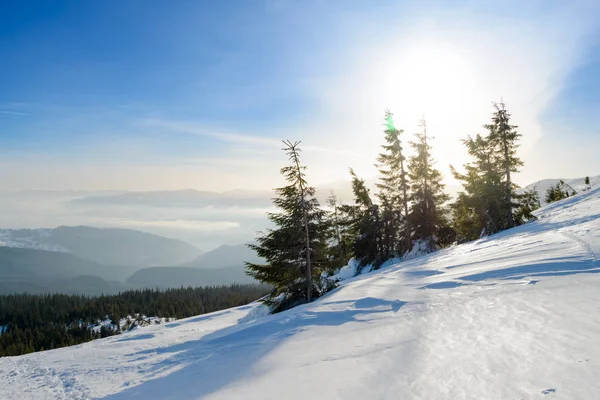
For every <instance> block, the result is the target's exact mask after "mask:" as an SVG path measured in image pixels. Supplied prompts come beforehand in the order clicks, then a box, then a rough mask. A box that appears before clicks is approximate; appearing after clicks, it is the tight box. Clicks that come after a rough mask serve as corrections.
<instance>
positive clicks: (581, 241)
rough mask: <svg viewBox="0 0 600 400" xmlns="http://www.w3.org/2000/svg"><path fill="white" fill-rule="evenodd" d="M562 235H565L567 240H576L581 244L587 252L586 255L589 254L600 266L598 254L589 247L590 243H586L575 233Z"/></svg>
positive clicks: (562, 233)
mask: <svg viewBox="0 0 600 400" xmlns="http://www.w3.org/2000/svg"><path fill="white" fill-rule="evenodd" d="M559 233H560V234H561V235H563V236H564V237H566V238H567V239H571V240H574V241H575V242H577V243H579V245H580V246H581V247H582V248H583V249H584V250H585V251H586V253H588V254H589V255H590V256H591V257H592V259H593V260H594V263H595V264H598V265H600V260H598V256H597V255H596V253H594V250H592V247H591V246H590V245H589V243H588V242H586V241H585V240H583V239H582V238H580V237H579V236H577V235H575V234H573V233H569V232H559Z"/></svg>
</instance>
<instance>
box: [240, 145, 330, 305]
mask: <svg viewBox="0 0 600 400" xmlns="http://www.w3.org/2000/svg"><path fill="white" fill-rule="evenodd" d="M284 143H285V145H286V147H285V148H284V149H283V150H284V151H286V154H287V155H288V157H289V160H290V165H288V166H286V167H284V168H282V169H281V174H282V175H283V176H284V178H285V180H286V181H287V182H288V185H287V186H284V187H281V188H278V189H275V192H276V193H277V197H276V198H275V199H273V204H274V205H275V206H276V207H277V208H279V209H280V210H281V212H278V213H269V214H268V217H269V219H270V220H271V222H272V223H273V224H274V225H275V226H276V228H275V229H271V230H269V231H267V233H266V234H264V235H263V236H261V237H258V238H257V242H258V244H256V245H254V244H253V245H249V247H250V248H252V249H253V250H255V251H256V253H257V254H258V255H259V256H260V257H261V258H263V259H265V260H266V261H267V264H264V265H260V264H253V263H247V264H246V273H247V274H248V275H250V276H252V277H254V278H255V279H257V280H259V281H261V282H265V283H268V284H270V285H272V286H273V288H274V289H273V292H272V293H271V294H270V295H269V296H268V297H267V298H266V299H265V303H267V304H269V305H271V306H273V312H278V311H283V310H285V309H287V308H290V307H293V306H295V305H297V304H301V303H304V302H310V301H312V298H313V291H315V289H316V291H317V293H318V292H319V287H315V286H314V285H315V281H314V280H313V279H312V277H313V276H314V275H315V274H318V273H319V272H320V271H321V270H324V269H327V260H326V243H325V241H324V238H325V237H326V233H325V232H324V230H325V229H326V227H325V224H324V218H325V213H324V211H323V210H321V209H320V208H319V202H318V200H317V199H316V197H315V189H314V188H312V187H310V186H308V185H307V182H306V178H305V172H304V171H305V170H306V167H305V166H302V165H301V164H300V159H299V153H300V149H299V148H298V144H299V143H298V142H296V143H291V142H288V141H286V142H284ZM317 284H318V281H317ZM280 295H282V298H281V301H278V302H277V303H276V302H275V299H276V298H277V297H278V296H280Z"/></svg>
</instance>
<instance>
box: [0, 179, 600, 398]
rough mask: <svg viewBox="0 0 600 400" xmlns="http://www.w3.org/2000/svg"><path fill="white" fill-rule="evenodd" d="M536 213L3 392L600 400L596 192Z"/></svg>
mask: <svg viewBox="0 0 600 400" xmlns="http://www.w3.org/2000/svg"><path fill="white" fill-rule="evenodd" d="M538 215H539V220H538V221H536V222H533V223H530V224H527V225H524V226H521V227H518V228H516V229H513V230H511V231H507V232H503V233H501V234H498V235H495V236H493V237H490V238H486V239H482V240H478V241H475V242H471V243H467V244H464V245H460V246H456V247H453V248H450V249H446V250H443V251H440V252H438V253H436V254H432V255H429V256H425V257H421V258H416V259H412V260H410V261H406V262H404V263H401V264H396V265H392V266H390V267H387V268H384V269H382V270H380V271H376V272H373V273H371V274H367V275H362V276H360V277H356V278H352V279H349V280H347V281H344V282H343V284H342V285H341V287H340V288H338V289H336V290H335V291H333V292H331V293H330V294H328V295H327V296H325V297H323V298H321V299H319V300H317V301H315V302H314V303H312V304H309V305H304V306H301V307H297V308H295V309H293V310H290V311H288V312H284V313H280V314H277V315H271V316H265V315H264V313H263V308H262V306H260V305H258V304H250V305H247V306H243V307H238V308H234V309H229V310H225V311H221V312H217V313H213V314H208V315H203V316H199V317H194V318H189V319H186V320H180V321H176V322H172V323H168V324H165V325H160V326H150V327H146V328H141V329H138V330H136V331H134V332H131V333H127V334H124V335H121V336H116V337H111V338H108V339H103V340H97V341H94V342H90V343H87V344H83V345H79V346H75V347H71V348H65V349H59V350H53V351H47V352H42V353H37V354H31V355H26V356H20V357H14V358H3V359H0V398H2V399H37V398H43V399H61V398H107V399H128V398H141V399H162V398H170V399H197V398H210V399H261V400H264V399H280V398H286V399H305V398H319V399H361V400H364V399H540V398H547V399H596V398H600V397H599V396H600V380H599V379H598V372H599V371H600V274H598V273H597V272H600V262H599V260H598V256H599V255H600V188H596V189H594V190H592V191H588V192H586V193H583V194H581V195H578V196H575V197H572V198H568V199H565V200H564V201H561V202H558V203H553V204H551V205H549V206H547V207H545V208H544V209H542V210H539V212H538Z"/></svg>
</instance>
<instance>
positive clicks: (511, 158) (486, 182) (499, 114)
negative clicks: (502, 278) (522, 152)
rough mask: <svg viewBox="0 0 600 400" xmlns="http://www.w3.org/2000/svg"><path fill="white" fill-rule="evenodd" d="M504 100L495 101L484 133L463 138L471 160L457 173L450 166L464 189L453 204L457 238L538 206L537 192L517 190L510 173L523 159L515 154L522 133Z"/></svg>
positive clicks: (504, 223)
mask: <svg viewBox="0 0 600 400" xmlns="http://www.w3.org/2000/svg"><path fill="white" fill-rule="evenodd" d="M510 117H511V116H510V113H509V112H508V111H507V110H506V108H505V106H504V103H495V104H494V113H493V115H492V123H490V124H486V125H484V128H485V129H486V130H487V134H486V135H480V134H478V135H476V136H475V137H471V136H469V137H467V138H466V139H465V140H463V143H464V145H465V147H466V148H467V152H468V154H469V155H470V156H471V158H472V161H471V162H469V163H468V164H466V165H465V166H464V168H465V172H464V173H460V172H458V171H457V170H456V169H454V168H453V167H452V166H451V170H452V174H453V175H454V178H456V179H457V180H459V181H461V183H462V186H463V188H464V191H462V192H460V193H459V194H458V198H457V200H456V202H454V203H453V204H452V213H453V226H454V229H455V230H456V232H457V236H458V239H459V240H460V241H466V240H472V239H476V238H478V237H481V236H485V235H490V234H494V233H496V232H499V231H502V230H504V229H509V228H512V227H514V226H515V225H520V224H522V223H524V222H527V220H529V219H532V218H533V215H532V214H531V212H532V211H533V210H535V209H536V208H538V207H539V199H538V198H537V192H535V191H527V192H525V193H524V194H518V193H517V189H518V186H517V185H515V184H514V183H513V182H512V179H511V174H512V173H515V172H518V171H519V167H521V166H522V165H523V162H522V161H521V160H520V159H519V158H518V157H517V155H516V151H517V149H518V147H519V143H518V141H519V138H520V137H521V135H520V134H519V133H518V132H517V130H516V129H517V126H516V125H511V124H510Z"/></svg>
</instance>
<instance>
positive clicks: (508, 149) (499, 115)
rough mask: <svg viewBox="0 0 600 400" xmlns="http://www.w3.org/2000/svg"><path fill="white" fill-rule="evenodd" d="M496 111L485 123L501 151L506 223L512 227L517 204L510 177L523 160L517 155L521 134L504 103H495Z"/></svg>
mask: <svg viewBox="0 0 600 400" xmlns="http://www.w3.org/2000/svg"><path fill="white" fill-rule="evenodd" d="M494 108H495V110H496V111H495V112H494V114H493V115H492V123H491V124H487V125H485V128H487V129H488V130H489V135H488V140H489V142H490V144H491V145H492V146H496V147H497V148H498V151H499V152H500V159H501V162H502V167H503V169H504V175H505V176H504V185H505V189H504V191H505V194H504V195H505V203H506V204H507V205H508V208H507V209H506V225H507V228H512V227H513V226H514V225H515V223H514V218H513V207H514V206H517V204H514V203H513V198H514V196H513V191H514V190H515V187H513V183H512V180H511V177H510V174H511V172H518V171H519V167H520V166H522V165H523V162H522V161H521V160H520V159H519V158H518V157H517V155H516V154H517V148H518V147H519V144H518V139H519V138H520V137H521V135H520V134H519V133H518V132H517V130H516V129H517V128H518V127H517V126H516V125H511V124H510V113H509V112H508V111H507V110H506V108H505V105H504V103H503V102H502V101H501V102H500V103H494Z"/></svg>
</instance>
